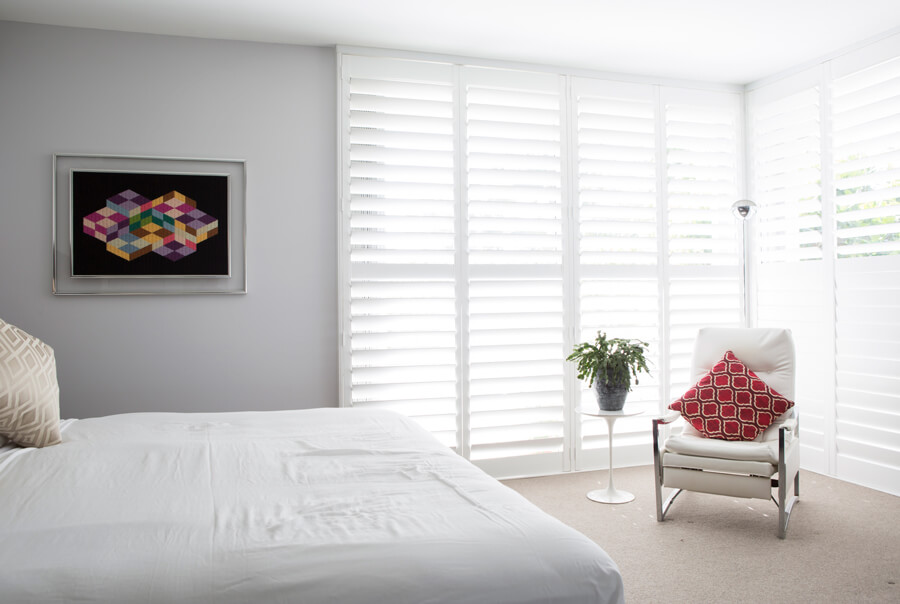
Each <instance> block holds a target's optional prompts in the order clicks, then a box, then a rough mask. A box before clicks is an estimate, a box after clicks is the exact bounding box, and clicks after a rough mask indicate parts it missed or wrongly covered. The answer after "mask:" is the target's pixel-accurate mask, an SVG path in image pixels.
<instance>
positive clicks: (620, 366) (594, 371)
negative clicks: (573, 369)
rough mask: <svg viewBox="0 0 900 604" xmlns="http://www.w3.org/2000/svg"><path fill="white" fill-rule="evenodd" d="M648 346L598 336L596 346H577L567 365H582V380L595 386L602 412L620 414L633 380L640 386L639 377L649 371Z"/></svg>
mask: <svg viewBox="0 0 900 604" xmlns="http://www.w3.org/2000/svg"><path fill="white" fill-rule="evenodd" d="M647 346H648V344H647V343H646V342H641V341H640V340H626V339H623V338H607V337H606V334H605V333H603V332H602V331H598V332H597V339H596V340H594V343H593V344H592V343H590V342H582V343H581V344H578V345H576V346H575V348H574V349H573V350H572V354H570V355H569V356H568V357H566V360H567V361H575V362H577V363H578V378H579V379H582V380H585V381H586V382H587V383H588V387H591V386H593V388H594V394H595V395H596V396H597V403H598V404H599V405H600V409H601V411H620V410H621V409H622V407H623V406H624V405H625V397H626V396H628V392H629V390H631V378H632V377H634V383H635V384H637V383H638V379H637V378H638V373H639V372H641V371H644V372H646V373H648V374H649V373H650V370H649V369H647V360H646V359H645V358H644V352H645V350H646V348H647Z"/></svg>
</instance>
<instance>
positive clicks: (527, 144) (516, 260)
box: [461, 67, 565, 475]
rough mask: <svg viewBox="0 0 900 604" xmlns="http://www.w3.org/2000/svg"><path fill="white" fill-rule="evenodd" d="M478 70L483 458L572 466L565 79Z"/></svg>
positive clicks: (474, 312)
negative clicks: (566, 386)
mask: <svg viewBox="0 0 900 604" xmlns="http://www.w3.org/2000/svg"><path fill="white" fill-rule="evenodd" d="M560 79H561V78H560V77H559V76H557V75H554V74H541V73H529V72H520V71H511V70H502V69H488V68H478V67H466V68H463V69H462V71H461V81H462V86H463V89H464V94H465V100H464V102H465V109H464V110H465V118H464V121H465V168H466V189H465V191H466V198H465V205H466V208H467V225H468V233H467V235H468V265H467V268H466V270H467V286H468V321H469V325H468V327H469V328H468V369H469V374H468V375H469V379H468V401H469V418H470V419H469V424H470V434H471V436H470V442H471V459H472V460H473V461H476V462H477V463H478V464H479V465H480V466H481V467H484V468H486V469H489V470H490V471H492V472H494V473H501V474H506V475H511V474H512V475H515V474H528V473H530V474H534V473H540V472H558V471H560V470H562V469H563V459H564V457H563V443H564V419H565V415H564V400H563V397H564V394H563V362H564V357H565V354H564V351H563V337H562V336H563V269H562V261H563V253H562V250H563V244H562V164H561V162H562V148H561V132H562V128H561V125H562V119H561V110H562V107H561V102H562V101H561V94H560V90H561V83H560Z"/></svg>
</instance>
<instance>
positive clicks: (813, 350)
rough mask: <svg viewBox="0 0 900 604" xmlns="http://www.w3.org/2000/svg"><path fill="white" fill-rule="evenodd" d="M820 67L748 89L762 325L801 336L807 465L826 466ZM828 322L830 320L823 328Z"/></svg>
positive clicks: (828, 344) (797, 342) (799, 377)
mask: <svg viewBox="0 0 900 604" xmlns="http://www.w3.org/2000/svg"><path fill="white" fill-rule="evenodd" d="M819 79H820V78H819V69H818V68H816V69H814V70H811V71H809V72H805V73H801V74H798V75H797V76H795V77H793V78H791V79H790V80H788V81H783V82H781V83H779V84H778V85H777V86H770V87H768V88H767V89H763V90H756V91H753V92H751V93H750V94H749V95H748V106H749V113H750V120H749V123H750V132H749V136H750V143H751V146H750V157H751V158H752V159H753V166H752V173H753V174H752V176H753V179H752V181H753V183H754V186H753V192H752V195H751V198H752V199H754V200H755V201H756V203H757V205H758V206H759V211H758V212H757V214H756V216H755V217H754V218H753V222H752V224H753V226H755V227H756V234H757V241H758V246H757V249H759V256H758V258H757V260H758V261H759V264H758V265H757V267H756V268H757V273H756V283H757V303H756V309H757V324H758V325H759V326H760V327H781V328H788V329H790V330H791V331H792V333H793V336H794V346H795V349H796V359H797V374H796V389H795V393H796V395H795V402H796V404H797V410H798V411H799V413H800V417H801V422H802V428H803V438H802V439H801V442H800V446H801V449H802V452H801V459H803V466H804V467H805V468H810V469H814V470H816V471H819V472H825V471H826V469H827V467H828V464H827V456H826V451H827V448H828V445H827V438H826V434H827V432H828V427H827V421H826V418H827V416H828V414H829V413H830V412H831V409H830V406H829V405H828V404H827V401H828V398H829V397H830V396H831V395H830V388H829V386H830V384H829V378H830V377H831V373H830V372H828V371H826V369H827V368H828V366H829V364H832V365H833V361H832V360H831V359H832V357H833V352H834V350H833V348H834V346H833V341H832V338H831V336H830V332H831V329H830V327H828V325H829V323H830V322H831V321H832V319H831V316H830V313H831V309H830V304H829V303H828V299H829V297H830V296H833V292H832V289H831V287H830V286H829V287H827V285H828V284H827V280H826V266H825V262H824V261H823V240H822V231H823V229H822V226H823V225H822V186H821V182H820V181H821V161H822V160H821V155H822V154H821V143H822V136H821V120H820V111H821V107H820V86H819ZM823 326H824V327H826V328H824V329H823Z"/></svg>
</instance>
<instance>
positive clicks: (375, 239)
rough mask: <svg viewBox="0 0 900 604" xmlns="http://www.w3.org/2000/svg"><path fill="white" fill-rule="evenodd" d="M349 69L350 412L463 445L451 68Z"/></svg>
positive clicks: (353, 64)
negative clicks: (393, 420)
mask: <svg viewBox="0 0 900 604" xmlns="http://www.w3.org/2000/svg"><path fill="white" fill-rule="evenodd" d="M343 60H344V64H343V65H344V69H345V75H344V78H345V82H346V86H345V95H347V97H348V98H346V99H345V100H346V106H347V109H348V112H349V115H348V121H347V124H348V126H349V133H348V134H347V135H346V136H347V137H348V141H349V152H348V153H347V154H346V156H345V160H344V161H345V162H347V163H346V164H345V166H344V174H345V179H346V180H345V185H344V188H345V191H348V192H349V195H347V194H345V197H348V199H346V200H345V209H344V211H345V212H346V213H348V214H349V216H348V217H345V221H344V222H345V232H346V233H347V235H346V236H345V237H346V239H347V240H348V241H349V296H348V297H349V332H350V333H349V339H350V373H351V404H352V405H353V406H357V407H366V406H374V407H383V408H388V409H393V410H396V411H399V412H401V413H404V414H405V415H408V416H410V417H413V418H415V419H417V420H418V421H420V422H421V423H422V424H423V425H424V426H425V427H426V428H428V429H429V430H431V431H432V432H433V433H435V435H436V436H438V437H439V438H440V439H441V440H442V442H444V443H446V444H447V445H448V446H457V441H458V436H457V433H456V425H457V422H456V417H457V388H456V379H457V378H456V304H455V279H454V274H455V268H454V254H455V234H454V233H455V229H454V224H455V222H454V221H455V214H454V207H455V201H454V161H453V157H454V155H453V153H454V151H453V140H454V127H453V124H454V113H453V104H452V100H453V89H452V81H453V80H452V72H451V68H450V66H448V65H441V64H434V63H421V62H414V61H393V60H384V59H377V58H371V57H356V56H344V57H343Z"/></svg>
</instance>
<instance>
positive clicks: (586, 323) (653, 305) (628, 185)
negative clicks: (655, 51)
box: [574, 79, 660, 467]
mask: <svg viewBox="0 0 900 604" xmlns="http://www.w3.org/2000/svg"><path fill="white" fill-rule="evenodd" d="M574 88H575V102H576V108H577V112H578V117H577V145H578V151H577V155H578V226H579V249H578V254H579V261H580V265H579V269H578V270H579V306H580V319H581V330H580V340H579V341H582V342H585V341H586V342H590V341H593V340H594V338H596V336H597V332H598V331H600V330H602V331H604V332H605V333H606V334H607V335H608V336H609V337H613V338H626V339H639V340H642V341H645V342H648V343H649V344H650V347H649V350H648V353H647V358H648V361H649V365H650V367H651V370H652V375H651V376H648V375H646V374H642V375H641V376H640V378H639V379H640V384H639V385H637V386H634V387H633V389H632V391H631V392H630V393H629V395H628V407H629V409H632V410H634V409H639V410H643V411H647V412H654V411H656V409H657V405H658V402H659V381H658V378H659V374H658V371H656V368H658V367H659V365H660V363H659V352H658V351H659V333H660V332H659V299H660V291H659V280H658V267H657V258H658V256H659V250H658V245H659V244H658V239H657V237H658V227H657V222H658V220H659V218H658V210H657V195H658V191H657V166H656V164H657V152H656V144H657V141H656V125H655V124H656V109H655V108H656V103H655V99H654V91H653V87H652V86H649V85H638V84H623V83H619V82H605V81H598V80H587V79H577V80H575V85H574ZM586 386H587V385H586V384H581V387H582V389H581V396H580V404H581V405H582V406H583V407H584V408H586V409H593V408H596V405H597V403H596V400H595V397H594V393H593V391H592V389H589V388H587V387H586ZM646 425H647V422H646V418H640V417H635V418H627V419H623V420H621V421H620V422H618V423H617V424H616V448H617V451H616V455H617V457H618V456H622V457H621V459H627V458H629V457H631V455H630V454H629V451H627V450H623V447H629V446H630V445H633V446H634V447H642V448H643V449H644V450H646V449H647V448H648V446H649V436H648V434H647V430H646V427H647V426H646ZM607 429H608V428H607V425H606V422H605V421H604V420H601V419H598V418H593V417H590V416H581V449H582V450H583V451H585V453H586V455H585V456H582V457H587V459H584V460H582V462H581V463H580V464H579V465H580V466H582V467H584V466H590V465H596V464H598V463H602V462H603V461H604V460H605V459H606V457H605V455H606V454H607V452H606V449H607V446H608V438H607ZM597 450H600V451H597Z"/></svg>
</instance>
